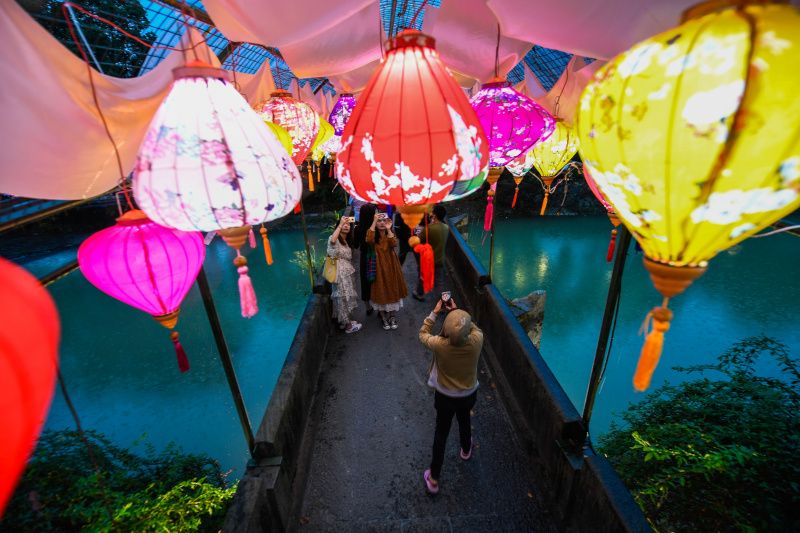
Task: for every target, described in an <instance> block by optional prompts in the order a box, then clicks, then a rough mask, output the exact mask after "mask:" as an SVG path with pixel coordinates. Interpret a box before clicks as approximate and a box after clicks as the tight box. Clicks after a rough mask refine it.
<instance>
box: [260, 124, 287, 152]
mask: <svg viewBox="0 0 800 533" xmlns="http://www.w3.org/2000/svg"><path fill="white" fill-rule="evenodd" d="M264 123H265V124H266V125H267V126H268V127H269V129H270V130H271V131H272V133H273V134H274V135H275V138H276V139H278V142H279V143H281V146H283V148H284V149H285V150H286V153H287V154H291V153H292V136H291V135H289V132H288V131H286V130H285V129H284V128H282V127H281V126H278V125H277V124H275V123H274V122H270V121H268V120H265V121H264Z"/></svg>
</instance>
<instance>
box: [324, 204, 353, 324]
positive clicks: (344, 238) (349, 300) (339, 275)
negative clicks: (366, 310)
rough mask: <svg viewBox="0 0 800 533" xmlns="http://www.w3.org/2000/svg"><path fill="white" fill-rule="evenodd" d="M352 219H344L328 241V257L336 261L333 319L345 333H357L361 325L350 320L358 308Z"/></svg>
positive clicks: (332, 295)
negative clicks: (351, 313)
mask: <svg viewBox="0 0 800 533" xmlns="http://www.w3.org/2000/svg"><path fill="white" fill-rule="evenodd" d="M351 229H352V223H351V221H350V217H342V218H340V219H339V224H338V225H337V226H336V229H334V230H333V234H331V237H330V239H328V255H329V256H331V257H332V258H334V259H336V281H335V282H333V283H332V284H331V287H332V288H333V292H332V293H331V300H332V302H333V318H335V319H336V320H337V321H338V322H339V328H340V329H343V330H344V331H345V333H355V332H356V331H358V330H360V329H361V324H359V323H358V322H356V321H355V320H351V319H350V312H351V311H352V310H353V309H355V308H356V307H358V293H357V292H356V279H355V272H356V269H355V268H353V263H352V258H353V247H352V244H353V232H352V231H351Z"/></svg>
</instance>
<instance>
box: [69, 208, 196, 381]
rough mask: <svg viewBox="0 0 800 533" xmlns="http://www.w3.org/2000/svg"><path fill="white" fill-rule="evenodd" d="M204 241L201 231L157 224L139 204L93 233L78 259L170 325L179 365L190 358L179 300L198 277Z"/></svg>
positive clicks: (108, 288)
mask: <svg viewBox="0 0 800 533" xmlns="http://www.w3.org/2000/svg"><path fill="white" fill-rule="evenodd" d="M205 255H206V247H205V244H204V243H203V235H202V234H201V233H200V232H199V231H192V232H184V231H180V230H176V229H172V228H166V227H164V226H159V225H158V224H156V223H154V222H152V221H151V220H150V219H149V218H147V216H146V215H145V214H144V212H142V211H139V210H138V209H133V210H131V211H128V212H127V213H125V214H124V215H122V216H121V217H119V218H118V219H117V223H116V225H114V226H112V227H110V228H106V229H104V230H102V231H99V232H98V233H95V234H94V235H92V236H91V237H89V238H88V239H86V240H85V241H83V243H82V244H81V246H80V248H78V264H79V265H80V267H81V271H82V272H83V275H84V276H86V279H87V280H89V282H90V283H91V284H92V285H94V286H95V287H97V288H98V289H100V290H101V291H103V292H104V293H106V294H108V295H109V296H112V297H114V298H116V299H117V300H120V301H121V302H124V303H126V304H128V305H132V306H133V307H135V308H137V309H141V310H142V311H145V312H147V313H150V314H151V315H153V318H155V319H156V321H158V323H159V324H161V325H162V326H164V327H166V328H169V329H170V330H172V332H171V333H170V338H171V339H172V342H173V343H174V344H175V352H176V354H177V356H178V367H179V368H180V370H181V372H186V371H187V370H189V360H188V359H187V358H186V353H185V352H184V351H183V347H181V344H180V343H179V342H178V332H177V331H175V330H174V328H175V324H176V323H177V322H178V315H179V314H180V304H181V302H182V301H183V298H184V296H186V293H187V292H189V289H190V288H191V286H192V283H194V280H195V278H196V277H197V273H198V272H200V267H201V266H202V265H203V259H204V258H205Z"/></svg>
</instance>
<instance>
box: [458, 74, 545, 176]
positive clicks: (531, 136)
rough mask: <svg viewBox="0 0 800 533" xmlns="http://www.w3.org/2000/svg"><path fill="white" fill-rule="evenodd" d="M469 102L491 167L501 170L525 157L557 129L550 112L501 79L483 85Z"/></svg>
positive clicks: (494, 79)
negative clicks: (485, 140)
mask: <svg viewBox="0 0 800 533" xmlns="http://www.w3.org/2000/svg"><path fill="white" fill-rule="evenodd" d="M469 103H470V104H471V105H472V108H473V109H474V110H475V113H476V114H477V115H478V120H480V122H481V126H483V131H484V132H485V133H486V138H487V140H488V141H489V161H490V164H491V166H494V167H502V166H504V165H505V164H506V163H508V162H509V161H511V160H513V159H515V158H517V157H519V156H520V155H522V154H524V153H525V152H526V151H527V150H529V149H530V148H531V147H532V146H533V145H534V144H536V143H537V142H540V141H544V140H545V139H547V138H548V137H550V135H552V134H553V131H554V130H555V128H556V121H555V119H554V118H553V117H552V116H550V113H548V112H547V111H545V110H544V108H543V107H542V106H540V105H539V104H537V103H536V102H534V101H533V100H531V99H530V98H528V97H527V96H525V95H523V94H522V93H520V92H517V91H516V90H514V89H513V88H512V87H511V83H509V82H508V81H506V80H504V79H502V78H493V79H492V80H491V81H490V82H489V83H487V84H485V85H484V86H483V88H482V89H481V90H480V91H478V93H477V94H476V95H475V96H473V97H472V98H470V101H469Z"/></svg>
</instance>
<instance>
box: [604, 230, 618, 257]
mask: <svg viewBox="0 0 800 533" xmlns="http://www.w3.org/2000/svg"><path fill="white" fill-rule="evenodd" d="M616 241H617V230H614V231H612V232H611V243H609V245H608V253H607V254H606V263H610V262H611V260H612V259H614V249H615V248H616V247H617V246H616V244H615V243H616Z"/></svg>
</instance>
